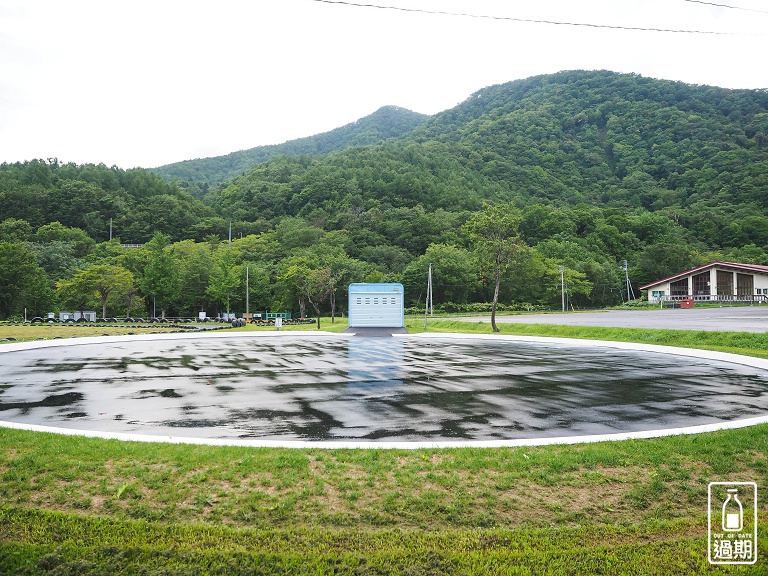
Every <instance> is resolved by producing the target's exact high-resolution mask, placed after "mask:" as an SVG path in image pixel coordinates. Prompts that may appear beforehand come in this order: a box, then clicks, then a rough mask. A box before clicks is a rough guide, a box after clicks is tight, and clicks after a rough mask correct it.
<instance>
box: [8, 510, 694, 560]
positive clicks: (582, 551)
mask: <svg viewBox="0 0 768 576" xmlns="http://www.w3.org/2000/svg"><path fill="white" fill-rule="evenodd" d="M18 526H25V527H29V529H28V530H14V527H18ZM696 531H697V530H696V527H695V526H693V523H692V522H691V521H687V522H673V523H666V524H657V525H655V526H653V527H638V526H621V527H601V528H595V527H580V528H567V529H564V528H560V529H555V528H543V529H536V530H498V529H497V530H461V531H460V530H443V531H432V532H425V531H412V530H370V529H368V530H330V531H329V530H317V529H301V528H300V529H295V530H282V529H277V530H269V531H265V530H249V529H242V528H241V529H236V528H230V527H211V526H201V525H182V526H179V525H168V524H162V523H152V522H146V521H141V520H138V521H114V520H111V519H104V518H93V517H77V516H73V515H67V514H63V513H56V512H49V511H33V510H18V509H17V510H7V509H4V508H0V535H2V540H3V541H4V542H6V544H5V545H3V546H0V563H1V564H3V565H4V566H6V567H7V568H11V569H12V570H13V573H14V574H25V573H27V574H35V573H43V572H48V571H51V572H53V571H55V573H57V574H68V573H79V574H89V573H110V569H111V570H112V573H114V572H118V571H119V572H120V573H141V574H155V573H157V574H174V573H179V574H182V573H193V574H252V573H258V574H281V573H289V574H330V573H332V574H478V575H480V574H540V573H547V574H573V573H574V569H576V570H579V571H581V570H585V571H587V572H588V573H594V574H598V573H601V574H621V573H655V574H684V573H701V572H703V571H704V570H705V569H706V554H702V551H701V549H700V548H701V547H700V541H701V538H700V537H698V536H697V535H692V534H693V533H695V532H696ZM638 542H641V543H642V546H638ZM587 572H585V573H587Z"/></svg>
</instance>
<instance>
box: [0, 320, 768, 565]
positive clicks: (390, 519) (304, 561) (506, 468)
mask: <svg viewBox="0 0 768 576" xmlns="http://www.w3.org/2000/svg"><path fill="white" fill-rule="evenodd" d="M409 325H410V326H409V329H410V331H412V332H415V331H418V330H419V329H420V327H423V319H422V320H421V321H419V320H417V319H411V320H409ZM321 326H322V328H323V329H327V328H332V329H334V330H341V329H343V328H345V327H346V323H345V322H343V321H342V322H339V321H337V323H335V324H333V325H331V323H330V321H329V320H328V321H326V320H325V319H323V321H322V324H321ZM6 328H7V329H8V330H11V327H0V338H3V337H7V334H6V333H4V330H5V329H6ZM38 328H39V329H40V330H45V329H46V327H38ZM70 329H71V330H75V331H77V330H79V328H77V327H70ZM253 329H256V328H255V327H250V326H249V327H246V328H240V329H238V330H253ZM304 329H306V328H304ZM266 330H269V329H266ZM272 330H274V329H272ZM438 330H449V331H463V332H488V333H490V327H489V326H488V325H487V324H485V325H475V324H465V323H460V322H454V321H451V320H442V321H430V324H429V331H438ZM502 330H503V333H509V334H512V333H516V334H528V335H546V336H564V337H582V338H592V339H601V338H602V339H617V340H629V341H633V340H637V341H642V342H649V343H656V344H672V345H675V346H680V345H690V346H695V345H696V344H700V346H699V347H712V348H713V349H718V350H726V351H737V350H738V351H742V352H749V353H752V354H754V355H763V356H764V355H766V353H768V344H767V343H766V341H765V335H760V334H737V333H730V334H728V333H723V334H718V335H714V336H712V335H710V334H708V333H707V334H705V333H696V332H693V333H688V332H684V331H674V332H665V331H658V330H618V331H614V330H612V329H604V328H570V327H562V326H521V325H504V326H503V327H502ZM8 334H10V333H8ZM60 337H67V335H66V334H61V335H60ZM32 339H36V338H32ZM0 397H1V396H0ZM0 406H1V405H0ZM1 417H2V414H0V418H1ZM767 453H768V425H764V426H755V427H752V428H747V429H741V430H730V431H721V432H715V433H708V434H701V435H696V436H678V437H671V438H663V439H652V440H632V441H624V442H604V443H595V444H583V445H570V446H547V447H526V448H500V449H442V450H414V451H404V450H380V449H379V450H323V449H306V450H290V449H267V448H240V447H237V448H235V447H200V446H186V445H167V444H151V443H133V442H118V441H110V440H100V439H86V438H74V437H67V436H58V435H50V434H42V433H33V432H25V431H17V430H10V429H0V502H2V504H0V573H3V574H59V575H65V574H72V575H75V574H77V575H80V574H116V573H122V574H147V575H149V574H158V575H159V574H222V575H224V574H227V575H228V574H350V575H368V574H408V575H420V574H478V575H480V574H670V575H672V574H766V573H768V555H766V546H768V543H766V542H765V539H764V538H763V539H762V540H761V543H760V547H761V548H760V558H759V560H758V563H757V564H756V565H755V566H748V567H729V566H725V567H720V568H718V567H711V566H709V564H708V562H707V549H706V547H707V539H706V531H707V485H708V483H709V482H712V481H737V480H741V481H755V482H757V483H758V486H759V488H760V490H763V489H764V487H765V486H766V485H768V482H766V480H768V458H766V454H767ZM767 503H768V500H766V498H765V497H764V496H763V494H762V492H761V493H760V494H759V505H760V510H759V516H760V521H759V523H760V533H761V535H764V534H765V531H766V529H768V522H766V520H767V519H768V507H766V504H767ZM761 537H762V536H761Z"/></svg>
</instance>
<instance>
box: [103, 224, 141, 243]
mask: <svg viewBox="0 0 768 576" xmlns="http://www.w3.org/2000/svg"><path fill="white" fill-rule="evenodd" d="M109 241H110V242H112V218H110V219H109ZM134 242H135V240H134Z"/></svg>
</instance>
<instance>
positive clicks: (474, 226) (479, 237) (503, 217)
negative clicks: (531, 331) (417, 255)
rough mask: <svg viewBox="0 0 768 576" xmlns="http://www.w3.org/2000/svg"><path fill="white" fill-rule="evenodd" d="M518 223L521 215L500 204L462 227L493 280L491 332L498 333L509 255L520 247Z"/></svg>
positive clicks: (509, 262)
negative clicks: (497, 312) (502, 279)
mask: <svg viewBox="0 0 768 576" xmlns="http://www.w3.org/2000/svg"><path fill="white" fill-rule="evenodd" d="M521 221H522V214H521V213H520V211H519V210H518V209H517V208H516V207H515V206H514V205H512V204H500V205H498V206H486V207H485V209H484V210H483V211H482V212H479V213H477V214H475V215H474V216H472V218H470V219H469V220H468V221H467V222H466V224H465V225H464V230H465V231H466V232H467V234H468V235H469V238H470V240H471V241H472V243H473V244H474V247H475V253H476V254H477V256H478V260H479V262H480V263H481V266H482V269H483V270H485V271H487V273H488V274H489V275H490V276H491V278H492V279H493V286H494V289H493V305H492V306H491V326H492V328H493V331H494V332H498V331H499V328H498V327H497V326H496V308H497V307H498V304H499V286H500V285H501V277H502V275H504V274H505V273H506V271H507V270H508V269H509V267H510V264H511V262H512V256H513V255H514V254H515V253H516V252H517V251H518V250H520V248H521V246H522V245H523V241H522V239H521V238H520V222H521Z"/></svg>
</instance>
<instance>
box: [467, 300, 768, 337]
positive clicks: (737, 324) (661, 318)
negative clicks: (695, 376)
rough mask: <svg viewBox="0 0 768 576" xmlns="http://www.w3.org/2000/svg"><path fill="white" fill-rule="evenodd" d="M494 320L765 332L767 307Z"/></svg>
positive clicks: (499, 319) (486, 318)
mask: <svg viewBox="0 0 768 576" xmlns="http://www.w3.org/2000/svg"><path fill="white" fill-rule="evenodd" d="M462 320H466V321H468V322H490V317H489V316H484V317H472V318H462ZM496 322H497V323H499V324H501V323H519V324H566V325H570V326H602V327H606V328H607V327H610V328H662V329H667V330H719V331H725V332H768V306H743V307H739V306H723V307H721V308H691V309H687V310H685V309H680V308H670V309H659V310H605V311H600V312H569V313H565V314H563V313H550V314H520V315H510V316H497V317H496Z"/></svg>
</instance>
